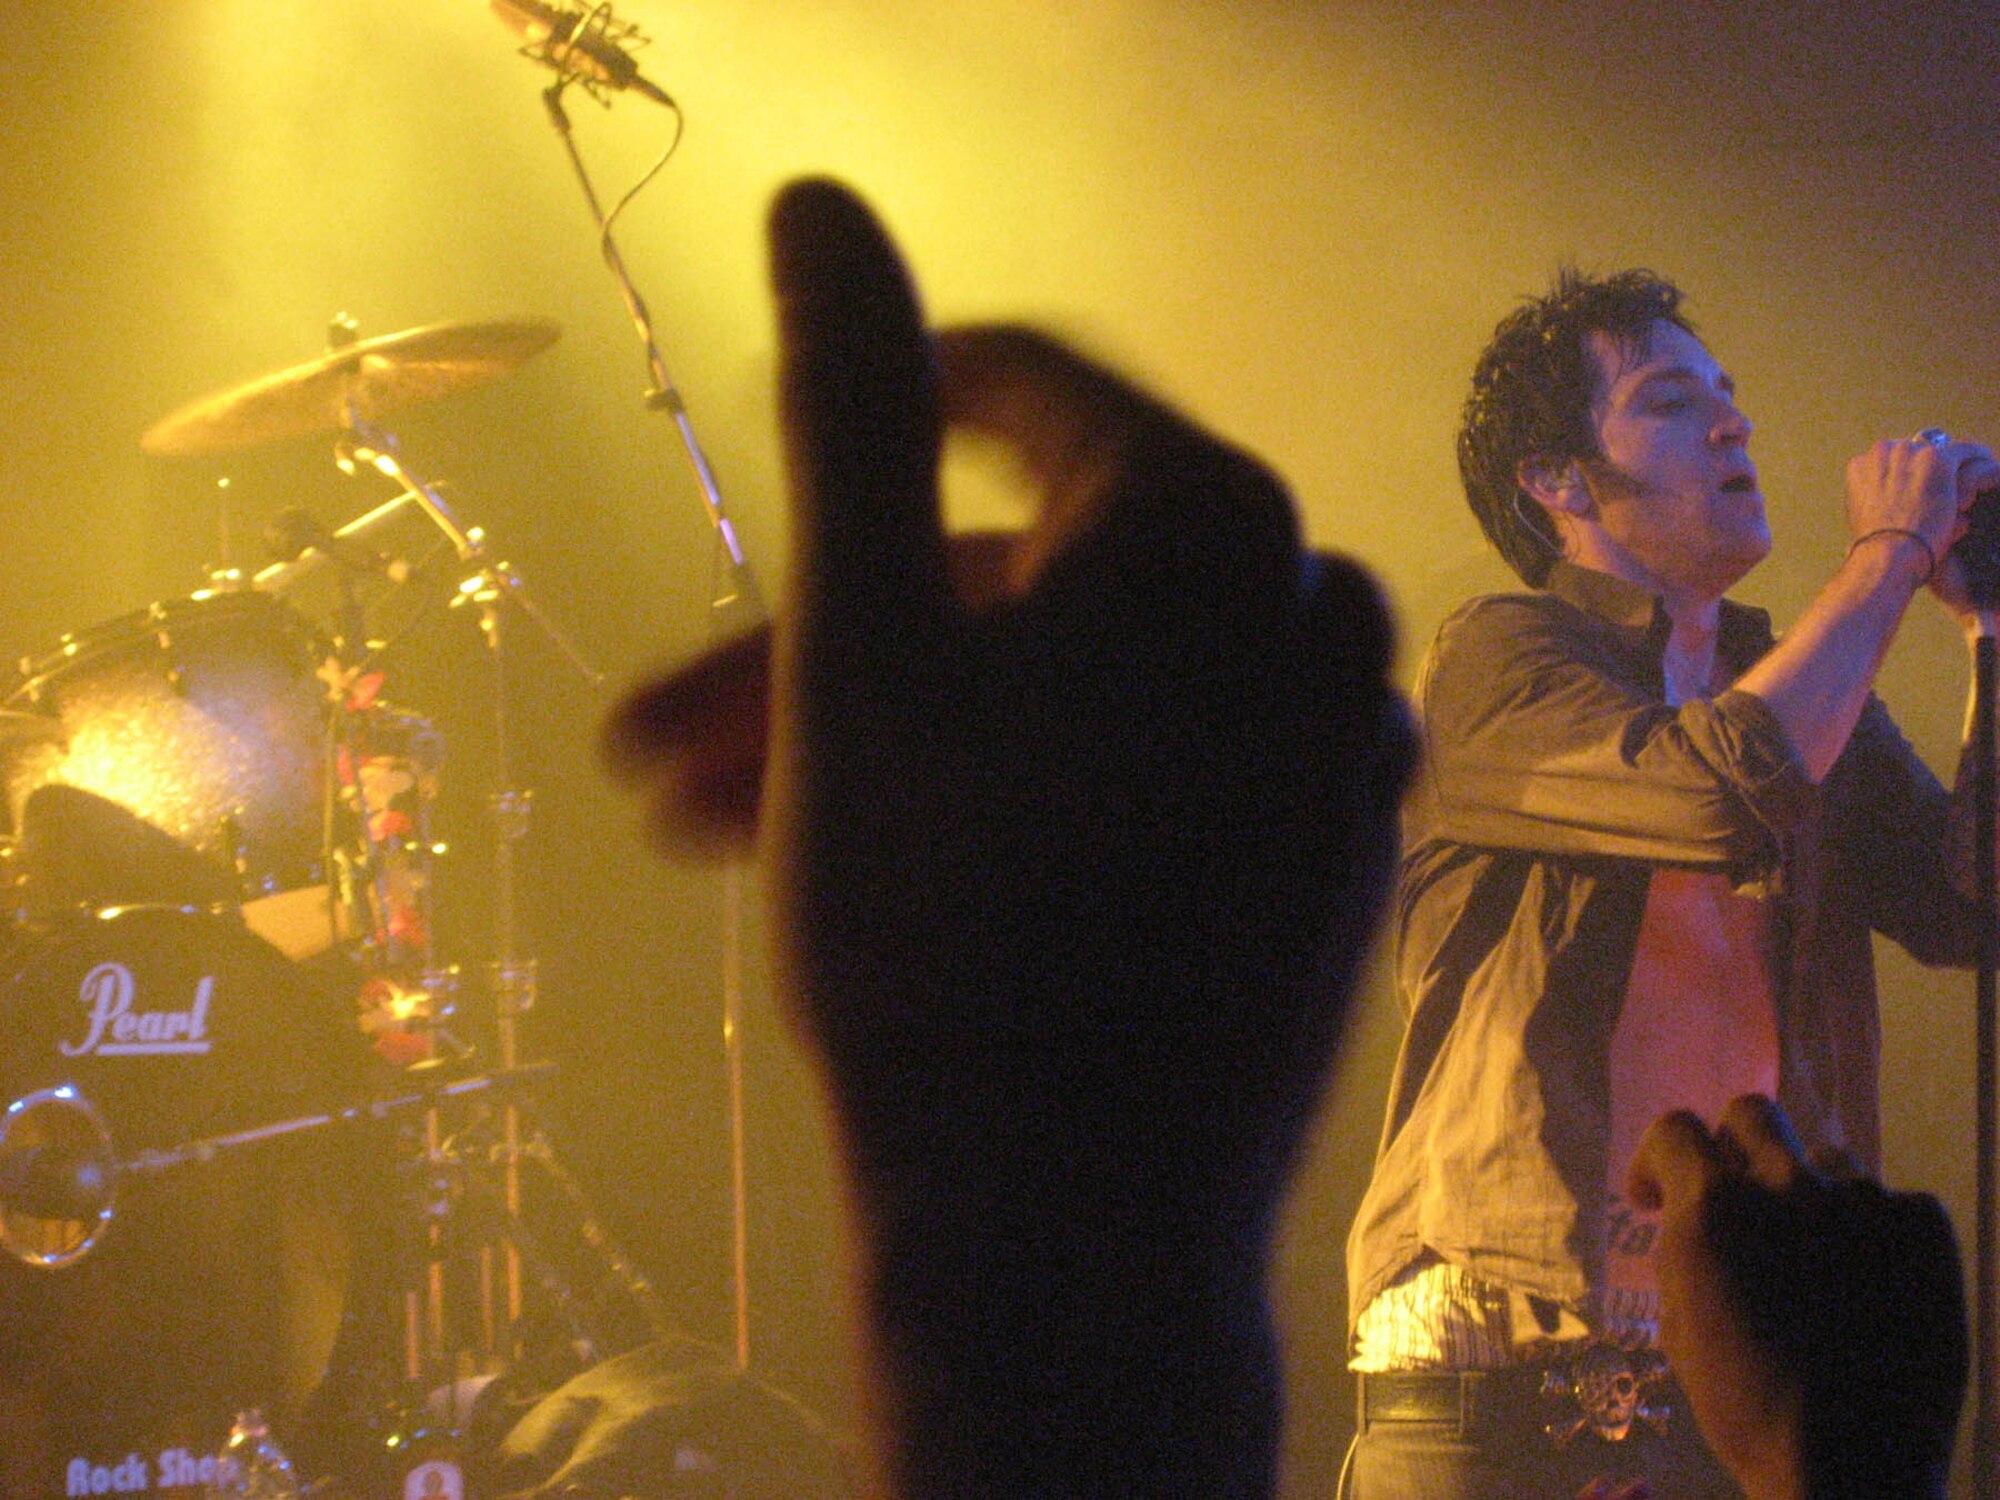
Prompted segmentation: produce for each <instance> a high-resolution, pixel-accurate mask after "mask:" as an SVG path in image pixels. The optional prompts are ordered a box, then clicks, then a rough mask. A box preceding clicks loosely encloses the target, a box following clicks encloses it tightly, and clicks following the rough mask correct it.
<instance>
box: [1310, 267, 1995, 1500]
mask: <svg viewBox="0 0 2000 1500" xmlns="http://www.w3.org/2000/svg"><path fill="white" fill-rule="evenodd" d="M1750 433H1751V427H1750V422H1749V419H1748V418H1747V417H1746V416H1745V415H1744V414H1743V412H1742V410H1741V409H1740V408H1739V407H1738V405H1737V401H1736V387H1735V384H1734V382H1733V381H1732V380H1731V378H1730V376H1729V374H1728V372H1727V371H1726V370H1725V369H1724V368H1723V366H1722V365H1721V364H1720V363H1719V362H1718V361H1717V359H1716V357H1715V356H1714V355H1713V354H1712V353H1711V352H1710V351H1709V349H1708V348H1707V346H1706V345H1705V344H1704V343H1703V342H1702V341H1701V340H1700V339H1699V338H1698V337H1696V335H1695V333H1694V331H1693V327H1692V325H1691V324H1690V323H1689V321H1688V319H1687V318H1686V316H1685V315H1684V313H1683V312H1682V310H1681V296H1680V293H1679V291H1678V290H1677V289H1676V288H1675V287H1674V286H1672V285H1671V284H1669V283H1667V282H1665V281H1663V280H1661V279H1660V278H1658V277H1656V276H1653V275H1651V274H1650V273H1647V272H1641V271H1628V272H1624V273H1620V274H1617V275H1612V276H1607V277H1603V278H1594V277H1587V276H1583V275H1579V274H1576V273H1573V272H1566V273H1565V274H1564V275H1563V276H1562V277H1561V278H1560V279H1559V281H1558V282H1557V284H1556V285H1555V287H1554V288H1553V289H1552V290H1551V291H1550V292H1549V293H1548V294H1547V295H1545V296H1543V297H1540V298H1537V299H1534V300H1532V301H1530V302H1528V303H1527V304H1526V305H1524V306H1522V307H1521V308H1520V309H1518V310H1517V311H1515V312H1514V313H1513V314H1512V315H1511V316H1509V317H1508V318H1507V319H1505V320H1504V321H1503V322H1502V323H1501V324H1500V325H1499V327H1498V329H1497V330H1496V332H1495V335H1494V338H1493V340H1492V342H1491V343H1490V344H1489V346H1488V347H1487V349H1486V351H1485V352H1484V354H1483V355H1482V356H1481V357H1480V359H1479V362H1478V365H1477V368H1476V369H1475V372H1474V375H1473V382H1472V392H1471V396H1470V398H1469V399H1468V401H1467V402H1466V406H1465V413H1464V425H1463V428H1462V430H1461V432H1460V435H1459V445H1458V449H1459V462H1460V468H1461V471H1462V474H1463V477H1464V481H1465V488H1466V494H1467V497H1468V499H1469V500H1470V502H1471V505H1472V508H1473V510H1474V512H1475V513H1476V514H1477V515H1478V517H1479V521H1480V524H1481V526H1482V527H1483V528H1484V529H1485V532H1486V534H1487V536H1488V537H1489V538H1490V539H1491V540H1492V542H1493V543H1494V545H1495V546H1497V547H1498V548H1499V550H1500V552H1501V554H1502V555H1503V556H1504V557H1505V558H1506V559H1507V561H1508V563H1509V564H1510V565H1511V566H1512V567H1513V568H1514V570H1515V571H1516V572H1517V573H1518V574H1520V576H1521V578H1522V580H1523V581H1524V582H1525V583H1526V584H1527V585H1528V589H1527V591H1524V592H1520V593H1510V594H1502V595H1495V596H1491V597H1487V598H1480V599H1475V600H1473V601H1472V602H1470V603H1468V604H1466V605H1465V606H1464V607H1463V608H1461V609H1459V610H1458V611H1457V612H1456V613H1455V614H1453V615H1452V616H1451V617H1450V618H1449V619H1448V620H1447V621H1446V622H1445V624H1444V626H1443V628H1442V629H1441V630H1440V631H1439V633H1438V636H1437V638H1436V641H1435V642H1434V643H1433V645H1432V647H1431V649H1430V652H1429V655H1428V657H1427V659H1426V661H1425V663H1424V665H1423V668H1422V671H1421V674H1420V677H1419V680H1418V685H1417V708H1418V712H1419V715H1420V718H1421V723H1422V739H1423V764H1422V767H1421V769H1420V770H1419V772H1418V777H1417V782H1416V784H1415V786H1414V787H1413V789H1412V791H1411V794H1410V797H1409V800H1408V802H1407V804H1406V813H1405V828H1404V853H1403V863H1402V870H1401V876H1400V886H1399V890H1398V895H1397V902H1396V907H1395V910H1396V924H1397V931H1396V936H1397V942H1398V953H1397V975H1398V985H1399V989H1400V992H1401V997H1402V1001H1403V1004H1404V1006H1405V1007H1406V1014H1407V1017H1408V1031H1407V1034H1406V1035H1405V1037H1404V1041H1403V1045H1402V1053H1401V1056H1400V1058H1399V1060H1398V1063H1397V1069H1396V1075H1395V1079H1394V1083H1393V1086H1392V1090H1391V1095H1390V1100H1389V1108H1388V1119H1387V1123H1386V1126H1385V1129H1384V1133H1383V1137H1382V1143H1381V1148H1380V1154H1379V1157H1378V1160H1377V1163H1376V1167H1375V1174H1374V1178H1373V1181H1372V1182H1371V1184H1370V1186H1369V1189H1368V1192H1367V1195H1366V1197H1365V1198H1364V1200H1363V1202H1362V1206H1361V1211H1360V1214H1359V1217H1358V1219H1357V1222H1356V1224H1355V1226H1354V1229H1353V1233H1352V1236H1351V1239H1350V1243H1349V1266H1348V1274H1349V1286H1350V1289H1351V1296H1352V1308H1351V1313H1352V1318H1353V1327H1352V1348H1351V1353H1352V1362H1353V1367H1354V1368H1355V1369H1356V1370H1357V1371H1359V1372H1361V1375H1360V1386H1361V1412H1360V1429H1361V1430H1360V1434H1359V1437H1358V1439H1357V1445H1356V1450H1355V1454H1354V1459H1353V1463H1354V1471H1353V1486H1352V1489H1351V1491H1350V1493H1351V1494H1352V1495H1354V1496H1356V1497H1358V1500H1388V1497H1410V1500H1456V1497H1486V1496H1494V1497H1498V1496H1503V1495H1504V1496H1507V1497H1510V1500H1518V1497H1536V1500H1540V1497H1550V1500H1554V1497H1561V1500H1574V1497H1575V1496H1577V1495H1578V1494H1579V1493H1580V1492H1581V1491H1583V1490H1585V1489H1586V1488H1587V1487H1589V1486H1592V1485H1595V1486H1597V1490H1596V1493H1600V1494H1603V1493H1610V1492H1611V1489H1612V1487H1613V1486H1614V1485H1619V1484H1624V1483H1626V1482H1627V1481H1629V1480H1632V1479H1644V1480H1645V1482H1646V1484H1647V1485H1648V1487H1649V1490H1650V1493H1651V1495H1652V1496H1653V1500H1668V1497H1673V1500H1682V1497H1690V1496H1693V1497H1708V1496H1731V1497H1734V1496H1736V1495H1738V1493H1739V1492H1738V1491H1737V1490H1736V1489H1735V1488H1734V1487H1733V1486H1732V1485H1731V1484H1730V1482H1729V1481H1728V1479H1727V1478H1726V1477H1725V1476H1724V1475H1723V1474H1722V1472H1721V1470H1720V1468H1719V1467H1718V1466H1717V1465H1716V1464H1715V1463H1714V1461H1713V1459H1712V1458H1711V1457H1710V1456H1709V1455H1708V1454H1707V1452H1706V1450H1705V1449H1704V1447H1703V1445H1702V1444H1701V1442H1700V1439H1699V1437H1698V1435H1697V1434H1696V1433H1695V1432H1694V1431H1693V1429H1692V1426H1691V1424H1690V1421H1689V1418H1688V1415H1687V1411H1686V1403H1685V1402H1684V1401H1682V1400H1680V1399H1679V1398H1678V1393H1677V1392H1675V1391H1674V1389H1673V1387H1672V1383H1671V1373H1670V1372H1668V1371H1666V1370H1665V1369H1664V1367H1663V1365H1662V1362H1661V1360H1660V1357H1659V1355H1658V1354H1657V1352H1655V1345H1656V1342H1657V1318H1658V1292H1657V1288H1656V1285H1655V1280H1654V1274H1653V1272H1654V1268H1653V1260H1652V1255H1651V1253H1650V1252H1651V1250H1652V1246H1653V1240H1654V1235H1655V1232H1656V1230H1655V1224H1654V1222H1653V1221H1652V1219H1651V1218H1650V1216H1648V1215H1647V1214H1644V1213H1642V1212H1639V1211H1638V1210H1637V1209H1636V1208H1635V1206H1634V1205H1633V1204H1632V1203H1631V1202H1630V1201H1628V1199H1627V1197H1626V1194H1625V1191H1624V1183H1625V1178H1626V1172H1627V1168H1628V1166H1629V1164H1630V1161H1631V1158H1632V1155H1633V1151H1634V1149H1635V1147H1636V1145H1637V1142H1638V1139H1639V1136H1640V1133H1641V1132H1642V1131H1643V1130H1644V1128H1645V1127H1646V1125H1647V1124H1648V1123H1649V1122H1651V1121H1652V1120H1653V1119H1654V1118H1655V1117H1656V1116H1657V1115H1659V1114H1660V1113H1661V1112H1662V1111H1664V1110H1667V1109H1670V1108H1685V1109H1691V1110H1693V1111H1695V1112H1697V1113H1698V1114H1700V1115H1702V1116H1704V1117H1705V1118H1707V1119H1710V1120H1713V1119H1715V1118H1716V1117H1717V1115H1718V1114H1719V1113H1720V1112H1721V1110H1722V1108H1723V1106H1724V1105H1725V1104H1726V1103H1727V1102H1728V1101H1729V1100H1730V1099H1732V1098H1734V1097H1735V1096H1737V1095H1740V1094H1750V1093H1756V1094H1765V1095H1770V1096H1772V1097H1775V1098H1777V1099H1778V1100H1780V1101H1781V1102H1782V1104H1783V1107H1784V1109H1785V1110H1786V1112H1787V1113H1788V1114H1789V1115H1790V1117H1791V1118H1792V1120H1793V1121H1795V1122H1796V1123H1797V1126H1798V1128H1799V1130H1800V1132H1801V1134H1802V1136H1803V1137H1804V1140H1805V1143H1806V1144H1807V1146H1809V1147H1832V1148H1839V1149H1841V1150H1844V1151H1846V1152H1847V1153H1849V1154H1851V1156H1852V1157H1854V1158H1855V1159H1856V1160H1858V1161H1859V1162H1861V1163H1863V1164H1865V1165H1869V1166H1872V1165H1873V1164H1874V1161H1875V1157H1876V1154H1877V1080H1876V1071H1877V1053H1878V1042H1879V1037H1878V1022H1877V1013H1876V994H1875V979H1874V967H1873V962H1872V956H1871V938H1870V935H1871V933H1873V932H1882V933H1885V934H1887V935H1888V936H1890V937H1892V938H1894V939H1895V940H1897V941H1898V942H1899V943H1901V944H1902V945H1903V946H1904V947H1905V948H1907V949H1908V950H1909V951H1910V952H1911V953H1912V954H1914V955H1915V956H1916V957H1917V958H1919V959H1920V960H1923V961H1924V962H1927V963H1968V962H1970V961H1971V958H1972V955H1973V945H1974V928H1973V920H1972V915H1973V908H1972V902H1971V899H1970V896H1969V889H1970V878H1969V870H1966V869H1965V868H1964V865H1965V863H1966V862H1965V861H1964V859H1963V857H1962V856H1963V855H1964V853H1965V849H1964V847H1963V843H1962V841H1961V840H1960V839H1958V837H1957V834H1958V832H1959V831H1960V829H1961V827H1962V825H1964V824H1966V823H1968V822H1969V816H1970V808H1969V797H1965V796H1960V795H1959V794H1947V793H1946V792H1945V790H1944V789H1943V788H1942V787H1941V786H1940V784H1939V783H1938V781H1937V779H1936V778H1935V777H1934V776H1933V775H1932V774H1931V772H1930V771H1929V770H1928V769H1926V767H1925V766H1924V765H1923V764H1922V763H1921V762H1920V761H1919V760H1918V759H1917V757H1916V756H1915V754H1914V753H1913V752H1912V751H1911V749H1910V747H1909V745H1908V744H1907V743H1906V742H1905V741H1904V739H1903V737H1902V736H1901V734H1900V733H1898V731H1897V729H1896V726H1895V725H1894V723H1892V722H1891V720H1890V718H1889V715H1888V713H1887V711H1886V710H1885V709H1884V708H1883V706H1882V704H1881V703H1880V702H1879V701H1878V700H1877V699H1876V698H1874V697H1873V696H1872V694H1871V692H1870V684H1871V683H1872V682H1873V680H1874V677H1875V673H1876V670H1877V668H1878V667H1879V666H1880V664H1881V661H1882V658H1883V655H1884V653H1885V652H1886V651H1887V649H1888V646H1889V643H1890V641H1891V639H1893V637H1894V635H1895V633H1896V629H1897V627H1898V626H1899V624H1900V623H1901V622H1902V619H1903V615H1904V612H1905V611H1906V610H1907V609H1908V608H1909V605H1910V601H1911V600H1912V598H1914V596H1915V595H1916V593H1917V592H1918V591H1919V590H1920V589H1923V588H1925V587H1928V588H1929V589H1930V591H1931V592H1932V593H1933V594H1934V595H1935V596H1936V598H1937V599H1938V601H1939V602H1940V603H1941V604H1942V605H1943V606H1944V608H1945V609H1946V610H1948V611H1949V612H1950V613H1951V614H1952V615H1953V617H1954V618H1955V619H1956V620H1957V621H1958V622H1959V623H1960V624H1961V626H1962V627H1963V628H1964V629H1965V631H1966V633H1967V635H1968V637H1971V636H1972V635H1973V634H1974V633H1975V632H1976V631H1977V629H1978V628H1979V615H1978V613H1977V611H1975V610H1974V609H1973V608H1972V607H1971V605H1970V603H1969V601H1968V598H1967V594H1966V586H1965V578H1964V573H1963V570H1962V567H1961V566H1960V564H1959V562H1958V561H1957V560H1956V559H1955V558H1952V557H1951V556H1950V555H1949V554H1950V549H1951V548H1952V546H1953V544H1954V543H1955V542H1956V541H1957V540H1958V539H1959V537H1960V536H1961V535H1962V533H1963V531H1964V529H1965V524H1966V523H1965V515H1966V511H1967V509H1968V507H1969V505H1970V503H1971V500H1972V497H1973V496H1974V495H1975V494H1976V493H1978V492H1979V491H1980V490H1982V489H1984V488H1986V487H1988V486H1991V485H1993V484H1994V483H1996V482H2000V465H1996V463H1995V461H1994V458H1993V455H1992V454H1991V453H1990V452H1989V451H1988V450H1987V449H1985V448H1983V447H1980V446H1977V445H1974V444H1971V443H1964V442H1954V441H1952V440H1950V439H1949V438H1948V437H1947V436H1946V435H1945V434H1943V433H1940V432H1929V433H1926V434H1924V435H1923V436H1922V437H1919V438H1916V439H1908V440H1900V441H1884V442H1879V443H1876V444H1875V445H1874V446H1873V447H1872V448H1870V449H1868V451H1866V452H1865V453H1862V454H1861V455H1859V456H1858V457H1856V458H1855V459H1853V460H1852V461H1851V462H1850V463H1849V464H1848V468H1847V525H1848V530H1849V534H1850V537H1851V541H1850V543H1849V545H1848V547H1847V549H1846V552H1845V555H1844V556H1843V558H1842V560H1841V562H1840V565H1839V567H1837V568H1836V569H1835V570H1834V572H1833V574H1832V576H1831V577H1830V578H1829V579H1828V580H1827V581H1826V583H1825V584H1824V585H1823V586H1822V587H1821V589H1820V590H1819V592H1818V594H1817V595H1816V596H1815V597H1814V598H1813V600H1812V602H1811V604H1810V605H1809V606H1808V607H1807V608H1806V610H1805V612H1804V614H1803V615H1801V616H1800V618H1799V619H1798V621H1797V622H1796V624H1794V626H1793V627H1792V629H1791V630H1790V631H1789V632H1787V633H1786V635H1785V636H1784V638H1783V639H1782V640H1778V641H1775V642H1774V640H1773V638H1772V634H1771V630H1770V625H1769V620H1768V618H1767V616H1765V615H1764V614H1763V613H1762V612H1760V611H1757V610H1753V609H1749V608H1746V607H1744V606H1742V605H1739V604H1736V603H1733V602H1731V601H1730V600H1729V599H1727V598H1725V595H1726V594H1727V592H1728V591H1729V590H1730V589H1732V588H1734V587H1735V586H1736V585H1737V584H1738V583H1739V582H1740V581H1741V580H1742V579H1743V578H1744V577H1745V576H1746V575H1747V574H1748V573H1749V572H1750V570H1751V569H1752V568H1754V567H1756V565H1757V564H1758V563H1759V562H1761V561H1762V560H1763V558H1764V556H1765V555H1766V553H1768V552H1769V551H1770V548H1771V534H1770V530H1769V528H1768V526H1767V524H1766V519H1765V514H1764V497H1763V495H1762V493H1761V492H1760V490H1759V488H1758V483H1757V470H1756V466H1755V465H1754V464H1753V463H1752V461H1751V458H1750V453H1749V441H1750ZM1961 814H1963V816H1961ZM1954 850H1956V851H1957V852H1958V853H1959V855H1960V856H1961V858H1960V859H1959V860H1958V861H1957V863H1954V862H1953V860H1952V859H1951V857H1950V855H1951V853H1952V851H1954Z"/></svg>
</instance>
